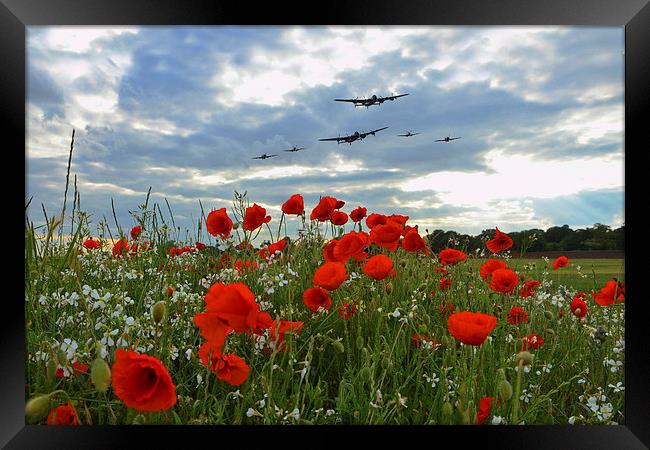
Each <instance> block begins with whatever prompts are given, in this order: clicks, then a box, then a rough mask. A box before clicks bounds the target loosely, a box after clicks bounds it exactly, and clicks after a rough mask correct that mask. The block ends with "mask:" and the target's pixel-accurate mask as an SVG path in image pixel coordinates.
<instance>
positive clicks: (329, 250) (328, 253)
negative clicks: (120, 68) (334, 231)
mask: <svg viewBox="0 0 650 450" xmlns="http://www.w3.org/2000/svg"><path fill="white" fill-rule="evenodd" d="M337 244H338V240H337V239H331V240H330V241H329V242H328V243H327V244H326V245H325V247H324V248H323V258H324V259H325V262H343V263H345V262H346V261H347V259H346V260H343V261H339V260H338V259H337V258H336V257H335V256H334V249H335V248H336V246H337Z"/></svg>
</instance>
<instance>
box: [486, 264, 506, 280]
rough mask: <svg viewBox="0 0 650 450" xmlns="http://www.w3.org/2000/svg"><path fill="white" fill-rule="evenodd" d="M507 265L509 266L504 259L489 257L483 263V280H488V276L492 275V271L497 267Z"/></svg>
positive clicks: (502, 267)
mask: <svg viewBox="0 0 650 450" xmlns="http://www.w3.org/2000/svg"><path fill="white" fill-rule="evenodd" d="M506 267H508V265H507V264H506V262H505V261H503V260H500V259H488V260H487V261H485V262H484V263H483V265H481V268H480V269H479V273H480V274H481V278H483V280H485V281H488V278H489V277H490V275H492V272H494V271H495V270H497V269H505V268H506Z"/></svg>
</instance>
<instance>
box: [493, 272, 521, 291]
mask: <svg viewBox="0 0 650 450" xmlns="http://www.w3.org/2000/svg"><path fill="white" fill-rule="evenodd" d="M517 284H519V277H517V274H516V273H515V271H514V270H512V269H497V270H495V271H494V272H492V278H491V279H490V289H492V290H493V291H495V292H501V293H503V294H511V293H512V291H514V289H515V287H517Z"/></svg>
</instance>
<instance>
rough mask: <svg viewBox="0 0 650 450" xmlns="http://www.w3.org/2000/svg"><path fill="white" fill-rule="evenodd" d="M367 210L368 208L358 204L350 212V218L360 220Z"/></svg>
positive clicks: (354, 220) (353, 220) (355, 220)
mask: <svg viewBox="0 0 650 450" xmlns="http://www.w3.org/2000/svg"><path fill="white" fill-rule="evenodd" d="M367 212H368V210H367V209H366V208H364V207H363V206H359V207H358V208H357V209H355V210H352V212H351V213H350V219H352V222H360V221H361V220H363V218H364V217H366V213H367Z"/></svg>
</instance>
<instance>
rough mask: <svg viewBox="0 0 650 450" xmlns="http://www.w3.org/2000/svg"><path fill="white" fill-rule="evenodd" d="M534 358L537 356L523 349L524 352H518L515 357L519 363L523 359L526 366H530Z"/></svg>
mask: <svg viewBox="0 0 650 450" xmlns="http://www.w3.org/2000/svg"><path fill="white" fill-rule="evenodd" d="M534 358H535V356H534V355H533V354H532V353H530V352H526V351H523V352H519V353H517V357H516V358H515V362H516V363H517V365H518V364H519V361H523V362H524V366H529V365H531V364H532V363H533V359H534Z"/></svg>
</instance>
